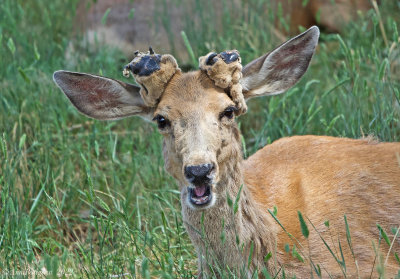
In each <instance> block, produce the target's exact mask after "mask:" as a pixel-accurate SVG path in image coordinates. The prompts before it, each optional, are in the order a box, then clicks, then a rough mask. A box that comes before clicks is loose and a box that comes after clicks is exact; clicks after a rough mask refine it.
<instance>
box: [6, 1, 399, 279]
mask: <svg viewBox="0 0 400 279" xmlns="http://www.w3.org/2000/svg"><path fill="white" fill-rule="evenodd" d="M206 2H207V1H206ZM382 2H383V1H382ZM388 2H389V1H385V2H384V3H382V6H381V7H380V9H381V14H382V18H379V17H378V16H377V14H376V12H375V11H373V10H371V11H370V12H368V13H367V14H365V15H360V17H359V19H358V20H357V21H356V22H354V23H352V24H350V26H348V28H346V29H345V31H344V33H343V34H341V35H340V36H339V35H332V34H331V35H326V34H323V35H322V38H321V43H320V45H319V49H318V51H317V54H316V56H315V57H314V59H313V62H312V65H311V67H310V69H309V71H308V73H307V74H306V77H305V78H304V79H303V80H302V82H300V83H299V84H298V85H297V86H296V87H295V88H294V89H292V90H290V91H289V92H288V93H287V94H285V95H282V96H277V97H272V98H269V99H267V98H265V99H259V100H257V101H256V100H254V101H251V102H250V113H248V115H246V116H244V117H243V118H242V119H240V120H239V121H240V125H241V128H242V131H243V133H244V138H245V142H246V146H247V153H248V154H252V153H254V152H255V150H257V149H258V148H260V147H261V146H263V145H265V144H266V143H269V142H271V141H273V140H275V139H277V138H280V137H283V136H289V135H295V134H327V135H333V136H346V137H354V138H358V137H361V136H363V135H368V134H373V135H375V136H376V137H378V138H379V139H380V140H384V141H399V140H400V108H399V107H400V103H399V99H400V92H399V90H400V89H399V88H400V86H399V83H400V78H399V77H400V65H399V63H400V62H399V60H400V52H399V34H398V31H397V26H398V21H399V17H398V15H399V14H400V11H399V7H398V6H396V4H395V2H393V3H388ZM174 3H176V4H180V5H182V7H183V8H184V9H186V10H187V12H188V14H190V15H191V17H188V20H187V22H186V23H185V30H183V31H185V34H186V35H187V38H188V42H189V43H190V45H191V46H192V48H193V52H194V54H195V55H196V57H197V56H199V55H203V54H205V53H207V52H208V51H210V50H217V51H221V50H224V49H232V48H236V49H238V50H240V52H241V55H242V57H243V60H244V62H248V61H250V60H252V59H254V58H256V57H257V56H259V55H261V54H263V53H265V52H266V51H268V50H270V49H271V48H272V47H273V46H274V45H277V44H279V43H281V40H280V39H279V36H277V35H276V33H274V31H273V29H271V26H272V22H273V21H274V20H276V18H275V17H276V15H274V14H271V13H268V12H266V11H267V10H266V9H265V5H266V4H268V2H264V1H255V0H249V1H245V2H244V6H243V9H238V7H237V6H236V5H237V4H235V3H236V1H233V0H232V1H229V0H226V1H224V5H220V8H221V9H220V10H219V11H218V12H217V11H216V10H214V9H209V7H212V6H213V5H215V4H214V3H213V1H208V3H204V2H203V1H193V2H190V3H189V2H187V1H174ZM76 5H77V1H75V0H74V1H68V2H66V1H59V0H55V1H43V0H37V1H20V0H3V1H2V3H1V5H0V14H1V15H2V16H1V17H0V44H1V46H0V57H1V58H0V59H1V67H0V76H1V80H0V92H1V93H0V187H1V193H0V275H1V276H4V277H6V276H7V274H8V275H10V274H17V272H19V273H20V274H22V275H21V276H22V277H31V276H32V274H33V273H37V274H46V273H47V274H48V275H49V276H50V277H55V276H56V274H58V275H63V274H64V276H69V275H72V276H73V277H77V278H80V277H90V278H91V277H101V278H105V277H109V276H112V275H123V274H129V276H133V277H143V278H150V277H154V276H156V277H163V278H173V277H183V278H190V277H193V276H195V274H196V272H197V271H196V270H197V263H196V256H195V252H194V249H193V247H192V245H191V243H190V241H189V239H188V237H187V235H186V233H185V230H184V228H183V225H182V219H181V213H180V201H179V199H180V196H179V193H178V192H177V188H176V187H175V186H174V185H175V184H174V181H173V179H172V178H171V177H169V176H168V174H167V173H166V172H165V171H164V168H163V160H162V157H161V137H160V135H159V134H158V133H157V131H156V129H155V127H154V126H153V125H152V124H149V123H145V122H143V121H141V120H139V119H136V118H133V119H126V120H122V121H119V122H98V121H94V120H91V119H87V118H85V117H83V116H81V115H80V114H78V113H77V112H76V111H75V109H74V108H72V106H71V105H70V104H69V103H68V102H67V101H66V100H65V98H64V97H63V96H62V95H61V94H60V92H59V90H58V89H57V88H56V87H55V85H54V84H53V82H52V79H51V75H52V72H53V71H54V70H56V69H60V68H69V69H70V70H75V71H86V72H92V73H101V74H103V75H107V76H110V77H115V78H119V79H123V78H122V76H121V74H120V70H121V66H122V65H123V64H124V62H126V61H127V58H125V57H124V56H123V55H122V54H121V53H120V52H119V51H118V50H115V49H109V48H95V49H93V48H92V46H88V45H85V44H81V43H80V38H79V37H78V38H77V39H76V40H74V41H72V43H74V44H75V49H76V52H74V53H73V54H71V55H72V57H71V56H66V55H65V52H66V49H67V47H68V45H69V44H70V43H71V39H70V38H71V37H72V31H73V30H72V27H71V26H73V21H74V11H75V9H76ZM216 13H218V15H221V16H216V15H217V14H216ZM136 16H137V15H136ZM165 20H168V18H166V19H165ZM165 20H164V21H165ZM380 22H381V23H382V24H383V26H384V32H385V34H386V36H387V38H388V43H387V45H386V44H385V42H384V40H383V39H382V30H381V28H380V25H379V23H380ZM164 25H166V26H168V24H166V23H165V22H164ZM169 32H170V31H169ZM71 61H78V62H77V63H75V64H74V65H73V66H71ZM123 61H124V62H123ZM182 62H186V63H189V64H190V63H192V62H191V61H182ZM227 276H228V275H227Z"/></svg>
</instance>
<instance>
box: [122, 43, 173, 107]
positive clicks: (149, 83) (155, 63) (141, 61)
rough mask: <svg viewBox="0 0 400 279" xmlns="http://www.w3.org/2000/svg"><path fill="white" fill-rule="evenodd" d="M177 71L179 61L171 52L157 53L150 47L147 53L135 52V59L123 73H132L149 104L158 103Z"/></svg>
mask: <svg viewBox="0 0 400 279" xmlns="http://www.w3.org/2000/svg"><path fill="white" fill-rule="evenodd" d="M176 72H180V69H179V67H178V63H177V62H176V60H175V58H174V57H173V56H172V55H170V54H163V55H161V54H156V53H154V51H153V49H152V48H151V47H150V48H149V51H148V52H147V53H143V52H139V51H136V52H135V57H134V58H133V60H132V61H131V62H130V63H129V64H128V65H126V66H125V68H124V71H123V74H124V76H125V77H129V75H130V73H132V75H133V77H134V78H135V80H136V82H137V83H138V84H139V85H140V87H141V89H140V95H141V96H142V98H143V100H144V102H145V103H146V105H147V106H150V107H154V106H156V105H157V103H158V101H159V99H160V97H161V95H162V94H163V92H164V90H165V87H166V86H167V84H168V82H169V81H170V79H171V78H172V77H173V76H174V75H175V73H176Z"/></svg>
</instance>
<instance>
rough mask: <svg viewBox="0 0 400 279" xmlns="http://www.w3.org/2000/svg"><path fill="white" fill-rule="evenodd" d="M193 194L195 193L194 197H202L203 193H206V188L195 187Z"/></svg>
mask: <svg viewBox="0 0 400 279" xmlns="http://www.w3.org/2000/svg"><path fill="white" fill-rule="evenodd" d="M194 192H195V194H196V196H198V197H202V196H203V195H204V193H205V192H206V186H196V187H195V188H194Z"/></svg>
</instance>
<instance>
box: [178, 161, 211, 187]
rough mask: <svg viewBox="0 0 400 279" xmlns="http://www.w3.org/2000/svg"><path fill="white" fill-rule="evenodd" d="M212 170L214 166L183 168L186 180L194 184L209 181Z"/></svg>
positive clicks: (204, 165) (203, 165)
mask: <svg viewBox="0 0 400 279" xmlns="http://www.w3.org/2000/svg"><path fill="white" fill-rule="evenodd" d="M213 170H214V164H202V165H194V166H186V167H185V176H186V179H187V180H188V181H189V182H191V183H193V184H195V185H198V184H204V183H207V182H209V181H210V173H211V172H212V171H213Z"/></svg>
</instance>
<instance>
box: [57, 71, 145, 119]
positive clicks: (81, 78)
mask: <svg viewBox="0 0 400 279" xmlns="http://www.w3.org/2000/svg"><path fill="white" fill-rule="evenodd" d="M53 80H54V82H55V83H56V84H57V86H58V87H59V88H60V89H61V90H62V91H63V93H64V94H65V95H66V96H67V97H68V99H69V100H70V101H71V103H72V104H73V105H74V106H75V107H76V108H77V109H78V111H79V112H81V113H83V114H84V115H86V116H89V117H92V118H95V119H99V120H116V119H120V118H124V117H128V116H132V115H139V116H142V117H143V118H145V119H151V116H152V108H150V107H148V106H146V104H145V103H144V102H143V100H142V98H141V96H140V94H139V90H140V88H139V87H138V86H136V85H133V84H129V83H125V82H122V81H119V80H114V79H110V78H106V77H101V76H96V75H91V74H85V73H76V72H68V71H57V72H55V73H54V74H53Z"/></svg>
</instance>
